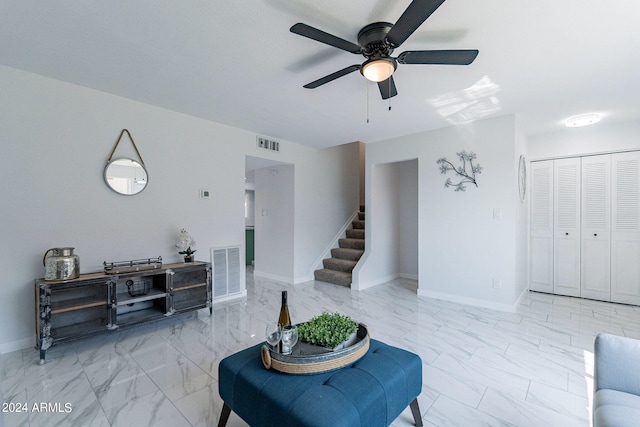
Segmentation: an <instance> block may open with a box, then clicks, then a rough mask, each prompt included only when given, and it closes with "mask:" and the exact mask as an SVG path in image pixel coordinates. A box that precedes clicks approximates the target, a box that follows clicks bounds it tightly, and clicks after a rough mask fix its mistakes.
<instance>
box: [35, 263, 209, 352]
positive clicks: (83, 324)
mask: <svg viewBox="0 0 640 427" xmlns="http://www.w3.org/2000/svg"><path fill="white" fill-rule="evenodd" d="M35 303H36V311H35V312H36V347H37V348H38V349H40V364H43V363H44V361H45V356H46V351H47V349H48V348H49V347H51V346H52V345H53V344H56V343H58V342H62V341H70V340H74V339H78V338H82V337H86V336H91V335H95V334H97V333H101V332H105V331H114V330H117V329H120V328H124V327H129V326H134V325H139V324H142V323H148V322H152V321H157V320H161V319H165V318H167V317H169V316H172V315H175V314H180V313H186V312H190V311H194V310H199V309H201V308H205V307H209V314H211V313H212V310H213V308H212V294H211V264H210V263H206V262H193V263H177V264H168V265H164V266H161V267H159V268H154V269H152V270H145V271H135V272H127V273H118V274H105V273H92V274H83V275H80V277H79V278H77V279H71V280H64V281H45V280H44V279H37V280H36V281H35Z"/></svg>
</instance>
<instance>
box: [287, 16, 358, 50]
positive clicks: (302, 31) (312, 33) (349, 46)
mask: <svg viewBox="0 0 640 427" xmlns="http://www.w3.org/2000/svg"><path fill="white" fill-rule="evenodd" d="M289 31H291V32H292V33H294V34H298V35H301V36H304V37H307V38H310V39H311V40H315V41H318V42H320V43H324V44H328V45H329V46H333V47H337V48H338V49H342V50H346V51H347V52H351V53H361V52H362V48H361V47H360V46H358V45H357V44H355V43H351V42H350V41H347V40H344V39H341V38H340V37H336V36H334V35H331V34H329V33H325V32H324V31H322V30H318V29H317V28H314V27H311V26H309V25H307V24H303V23H301V22H298V23H297V24H295V25H294V26H292V27H291V28H289Z"/></svg>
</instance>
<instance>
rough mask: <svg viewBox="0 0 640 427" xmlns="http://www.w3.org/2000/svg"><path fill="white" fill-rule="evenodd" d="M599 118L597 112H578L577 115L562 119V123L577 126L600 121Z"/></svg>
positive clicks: (569, 126)
mask: <svg viewBox="0 0 640 427" xmlns="http://www.w3.org/2000/svg"><path fill="white" fill-rule="evenodd" d="M600 118H601V116H600V114H598V113H587V114H579V115H577V116H572V117H569V118H568V119H566V120H565V121H564V124H565V126H566V127H568V128H578V127H582V126H588V125H593V124H596V123H598V122H599V121H600Z"/></svg>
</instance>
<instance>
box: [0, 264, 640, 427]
mask: <svg viewBox="0 0 640 427" xmlns="http://www.w3.org/2000/svg"><path fill="white" fill-rule="evenodd" d="M285 289H286V290H288V291H289V306H290V312H291V316H292V318H293V321H294V322H297V321H304V320H307V319H309V318H311V317H313V316H315V315H317V314H320V313H321V312H322V311H323V310H328V311H331V312H335V311H339V312H341V313H345V314H349V315H351V316H352V317H354V318H355V319H357V320H358V321H360V322H362V323H365V324H367V325H368V327H369V330H370V333H371V336H372V337H374V338H376V339H379V340H381V341H384V342H386V343H388V344H391V345H395V346H398V347H402V348H405V349H408V350H410V351H413V352H415V353H418V354H419V355H420V356H421V358H422V361H423V388H422V393H421V395H420V396H419V398H418V401H419V403H420V409H421V413H422V418H423V422H424V425H425V426H464V427H467V426H532V427H540V426H559V427H567V426H589V424H590V406H591V395H592V387H593V340H594V337H595V335H596V334H597V333H598V332H601V331H603V332H610V333H614V334H619V335H625V336H629V337H634V338H640V307H634V306H626V305H619V304H610V303H605V302H598V301H590V300H583V299H579V298H569V297H560V296H552V295H545V294H539V293H527V294H526V295H525V296H524V298H523V300H522V301H521V303H520V305H519V306H518V308H517V311H516V312H515V313H507V312H499V311H494V310H489V309H483V308H478V307H472V306H466V305H462V304H455V303H452V302H446V301H440V300H435V299H428V298H424V297H417V296H416V283H415V282H413V281H410V280H395V281H392V282H389V283H386V284H383V285H380V286H377V287H375V288H371V289H368V290H365V291H360V292H356V291H351V290H350V289H347V288H343V287H340V286H336V285H330V284H325V283H321V282H308V283H304V284H299V285H286V284H283V283H279V282H275V281H272V280H266V279H262V278H258V277H256V278H255V280H254V278H253V275H252V274H251V271H248V272H247V293H248V296H247V298H245V299H241V300H237V301H234V302H228V303H226V304H224V305H219V306H218V305H216V306H215V307H214V312H213V315H212V316H210V315H209V310H206V309H205V310H200V311H198V312H197V313H195V314H188V315H183V316H176V317H174V318H170V319H166V320H165V321H163V322H158V323H154V324H149V325H144V326H140V327H136V328H132V329H128V330H122V331H117V332H115V333H108V334H103V335H100V336H97V337H92V338H89V339H85V340H80V341H75V342H72V343H67V344H61V345H58V346H54V347H53V348H52V349H50V350H49V352H48V354H47V363H46V364H45V365H43V366H40V365H38V359H39V355H38V352H37V351H36V350H35V349H27V350H23V351H17V352H13V353H9V354H3V355H2V356H1V357H0V391H1V392H2V396H3V397H4V406H3V409H5V410H9V409H12V411H11V412H4V413H1V414H0V415H1V416H2V417H3V418H4V420H3V421H4V425H5V426H7V427H9V426H35V427H44V426H83V427H84V426H91V427H94V426H96V427H98V426H117V427H121V426H135V427H140V426H154V427H155V426H170V427H178V426H198V427H200V426H215V425H217V421H218V416H219V414H220V410H221V408H222V401H221V399H220V397H219V396H218V383H217V379H218V378H217V368H218V363H219V361H220V360H221V359H222V358H224V357H226V356H227V355H230V354H232V353H235V352H236V351H239V350H241V349H244V348H246V347H248V346H251V345H254V344H257V343H259V342H261V341H263V335H264V329H265V322H270V321H276V319H277V316H278V312H279V308H280V291H281V290H285ZM41 403H45V404H50V405H48V406H47V407H44V408H42V409H41V410H40V411H38V410H34V407H33V406H34V405H36V408H40V406H39V405H40V404H41ZM9 404H12V405H13V406H12V407H9V406H8V405H9ZM25 404H26V405H25ZM51 404H53V405H51ZM56 404H58V406H56ZM67 404H68V405H67ZM65 405H67V406H65ZM18 409H26V412H16V410H18ZM0 425H2V423H1V422H0ZM227 425H228V426H229V427H240V426H246V423H244V422H243V421H242V420H241V419H240V418H239V417H237V416H236V415H235V414H233V413H232V415H231V418H230V419H229V423H228V424H227ZM392 425H393V426H394V427H400V426H411V425H413V419H412V416H411V412H410V410H409V409H407V410H405V411H404V412H403V413H402V414H401V415H400V416H399V417H398V419H396V420H395V421H394V423H393V424H392Z"/></svg>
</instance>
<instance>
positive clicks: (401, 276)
mask: <svg viewBox="0 0 640 427" xmlns="http://www.w3.org/2000/svg"><path fill="white" fill-rule="evenodd" d="M398 279H409V280H416V281H417V280H418V275H417V274H406V273H398Z"/></svg>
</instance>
